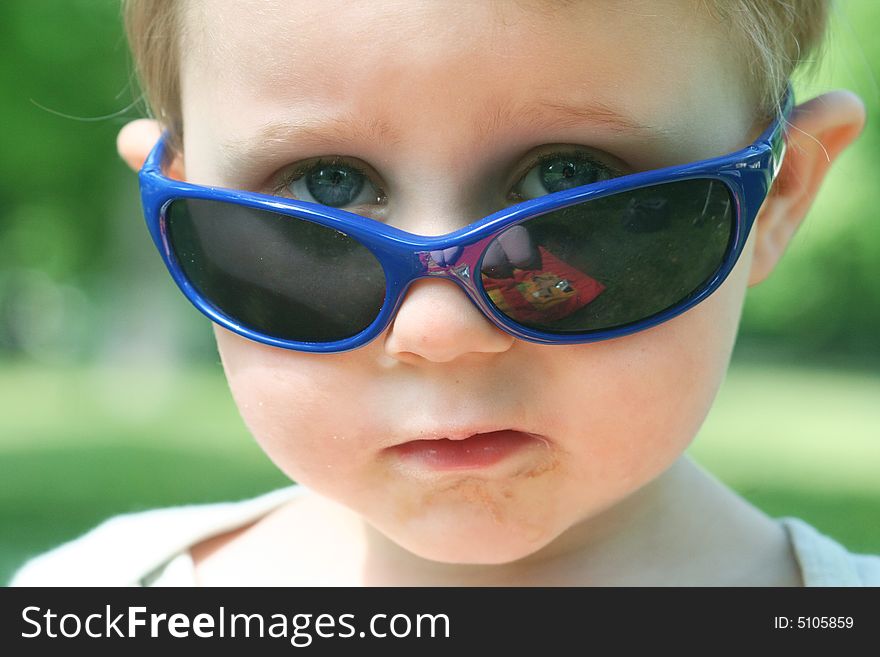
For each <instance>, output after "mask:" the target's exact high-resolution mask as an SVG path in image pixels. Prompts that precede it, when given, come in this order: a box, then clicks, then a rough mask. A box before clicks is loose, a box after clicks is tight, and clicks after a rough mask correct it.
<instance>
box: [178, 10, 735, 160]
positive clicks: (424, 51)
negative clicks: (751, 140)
mask: <svg viewBox="0 0 880 657" xmlns="http://www.w3.org/2000/svg"><path fill="white" fill-rule="evenodd" d="M184 25H185V29H184V39H183V57H182V70H181V76H182V78H181V81H182V92H183V108H184V123H185V126H186V133H187V134H193V131H196V132H197V133H198V134H200V135H202V136H203V137H204V138H205V139H210V140H212V141H214V142H217V143H225V142H224V139H225V138H226V137H229V136H230V135H233V136H235V135H237V136H240V137H243V138H244V139H247V138H248V136H254V137H256V135H258V134H261V133H260V132H259V131H260V129H261V127H265V126H266V125H267V124H272V123H277V122H279V121H286V122H294V123H295V122H297V121H300V122H301V121H304V120H308V121H312V122H314V120H315V119H316V118H318V119H320V118H324V119H327V120H328V121H330V120H333V119H338V118H339V117H343V116H347V117H351V116H357V117H359V118H360V119H362V120H363V122H364V123H365V124H370V125H372V127H373V128H374V129H375V130H370V131H368V132H370V135H362V136H363V137H364V138H366V137H374V136H375V133H377V132H381V133H382V134H383V135H384V136H385V137H386V138H387V139H388V141H394V142H395V143H396V144H397V145H398V146H399V147H401V148H406V146H407V145H408V144H412V145H413V146H416V145H418V146H419V147H420V148H422V149H423V148H424V147H425V146H426V140H427V141H431V140H432V139H433V141H432V142H431V143H432V144H433V145H434V146H436V148H438V149H440V151H443V150H444V149H449V150H450V151H452V150H455V151H457V152H461V150H462V148H465V149H466V148H467V145H468V144H471V145H472V144H474V143H476V142H477V141H479V142H480V143H483V142H484V141H485V140H486V139H491V138H492V137H493V136H495V135H496V133H497V135H498V136H500V135H502V134H503V131H504V128H505V126H506V124H507V123H515V122H512V121H508V119H512V117H514V116H525V115H527V114H530V113H531V115H532V118H534V116H533V115H534V113H535V110H536V108H538V107H544V108H546V107H548V106H549V107H552V106H553V105H554V104H557V105H562V104H567V105H569V106H583V107H586V108H591V110H593V111H594V114H595V115H596V118H597V119H599V124H597V134H598V133H599V132H602V130H599V128H602V129H603V130H604V131H605V132H606V133H607V132H609V131H610V132H616V133H617V134H618V135H619V134H620V133H621V132H623V131H624V130H623V126H624V125H626V122H624V123H623V124H618V125H617V126H616V128H615V126H614V125H613V121H611V122H608V121H606V122H605V123H604V124H602V121H601V119H602V116H601V115H602V114H603V113H604V115H605V116H606V117H610V116H615V117H616V116H617V115H618V114H625V115H626V117H627V119H628V120H631V121H630V123H635V124H639V125H643V126H649V127H651V128H654V129H656V131H657V136H658V140H659V138H660V137H663V138H665V139H666V141H667V144H666V145H667V147H671V145H672V144H674V143H677V144H678V146H677V148H679V149H680V150H681V151H682V152H681V154H680V155H681V157H686V156H687V153H686V151H687V150H688V148H691V149H692V150H693V148H695V145H696V144H697V143H699V145H700V146H699V147H700V148H702V149H704V150H706V151H707V152H709V154H713V153H712V151H717V153H720V152H723V151H725V150H729V149H728V144H729V143H730V140H731V139H732V138H734V136H735V135H742V133H743V130H744V129H747V127H748V126H747V125H746V123H747V122H748V119H749V100H750V99H749V98H747V96H748V95H747V94H745V93H743V88H742V78H741V76H740V74H739V72H738V71H737V67H736V66H735V65H734V64H733V63H732V62H733V60H734V59H735V58H734V57H731V56H730V53H729V47H730V46H729V43H728V42H727V40H726V38H725V34H724V31H723V29H722V28H721V27H719V26H717V25H715V24H713V22H712V19H711V18H710V17H709V15H708V12H706V11H705V10H701V9H700V3H699V2H697V1H695V0H645V1H621V0H584V1H580V2H579V1H575V2H554V1H553V0H547V1H533V2H528V3H525V2H512V1H502V2H478V1H473V2H471V1H469V2H448V1H446V0H433V1H431V0H394V1H392V0H386V1H371V2H350V1H344V0H322V2H320V3H315V2H310V1H303V2H299V1H292V0H283V1H280V0H279V1H271V0H270V1H267V0H260V1H258V2H257V1H253V2H252V1H248V0H210V2H208V1H207V0H194V1H193V2H190V3H189V4H188V5H187V10H186V14H185V23H184ZM528 110H531V112H530V111H528ZM606 110H607V111H606ZM618 110H619V111H618ZM560 120H562V117H561V115H560ZM464 126H467V130H465V129H464ZM361 132H363V130H361ZM465 132H466V133H467V134H465ZM341 137H342V136H341ZM349 137H350V138H352V139H354V138H357V135H355V134H352V135H349ZM417 142H418V143H417ZM644 143H645V144H646V145H647V144H648V140H646V141H645V142H644Z"/></svg>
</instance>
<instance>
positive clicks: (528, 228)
mask: <svg viewBox="0 0 880 657" xmlns="http://www.w3.org/2000/svg"><path fill="white" fill-rule="evenodd" d="M793 105H794V95H793V91H792V89H791V85H790V84H789V86H788V88H787V90H786V94H785V99H784V102H783V108H784V109H783V112H782V117H781V118H777V119H776V120H775V121H774V122H773V123H772V125H770V126H769V127H768V128H767V130H766V131H765V132H764V133H763V134H762V135H761V136H760V137H758V139H757V140H756V141H755V142H754V143H753V144H752V145H750V146H748V147H746V148H744V149H742V150H739V151H736V152H734V153H730V154H728V155H723V156H721V157H717V158H712V159H707V160H701V161H699V162H694V163H691V164H685V165H681V166H671V167H665V168H661V169H655V170H652V171H643V172H639V173H634V174H631V175H625V176H620V177H617V178H613V179H610V180H604V181H601V182H595V183H592V184H588V185H581V186H578V187H572V188H570V189H565V190H563V191H558V192H554V193H551V194H547V195H545V196H541V197H539V198H536V199H533V200H528V201H524V202H522V203H518V204H516V205H512V206H510V207H507V208H504V209H503V210H499V211H498V212H495V213H493V214H491V215H489V216H487V217H485V218H483V219H481V220H479V221H476V222H474V223H471V224H469V225H467V226H465V227H464V228H461V229H460V230H456V231H454V232H452V233H448V234H446V235H442V236H423V235H416V234H413V233H408V232H405V231H403V230H399V229H397V228H394V227H393V226H389V225H386V224H382V223H380V222H378V221H375V220H372V219H369V218H366V217H362V216H360V215H357V214H353V213H351V212H347V211H345V210H340V209H336V208H333V207H330V206H326V205H320V204H317V203H309V202H305V201H299V200H293V199H285V198H280V197H276V196H269V195H266V194H258V193H253V192H247V191H238V190H232V189H220V188H215V187H204V186H200V185H192V184H189V183H186V182H181V181H178V180H173V179H170V178H167V177H166V176H164V175H163V174H162V165H163V162H164V159H165V151H166V148H165V135H163V136H162V138H160V139H159V141H158V143H157V144H156V146H155V147H154V148H153V150H152V152H151V153H150V155H149V157H148V158H147V160H146V162H145V163H144V166H143V168H142V169H141V171H140V174H139V180H140V187H141V197H142V201H143V207H144V213H145V217H146V220H147V225H148V227H149V230H150V234H151V236H152V238H153V241H154V242H155V244H156V246H157V248H158V249H159V252H160V253H161V255H162V258H163V260H164V261H165V265H166V266H167V267H168V271H169V272H171V275H172V277H173V278H174V281H175V282H176V283H177V285H178V286H179V287H180V289H181V290H182V291H183V293H184V294H185V295H186V297H187V298H188V299H189V300H190V301H191V302H192V303H193V304H194V305H195V306H196V308H198V309H199V310H200V311H201V312H202V313H204V314H205V315H207V316H208V317H209V318H210V319H211V320H213V321H214V322H216V323H217V324H220V325H221V326H223V327H225V328H227V329H229V330H230V331H233V332H235V333H238V334H239V335H242V336H244V337H246V338H249V339H251V340H256V341H258V342H262V343H264V344H267V345H272V346H275V347H283V348H286V349H295V350H300V351H310V352H342V351H347V350H350V349H355V348H357V347H360V346H363V345H365V344H367V343H368V342H370V341H371V340H373V339H374V338H375V337H376V336H378V335H379V334H380V333H382V332H383V331H384V330H385V329H386V327H387V326H388V325H389V323H390V322H391V320H392V318H393V317H394V315H395V312H396V310H397V308H398V307H399V305H400V303H401V301H402V300H403V296H404V294H405V292H406V290H407V288H408V287H409V285H410V284H411V283H412V282H413V281H415V280H416V279H418V278H423V277H430V278H447V279H450V280H452V281H455V283H457V284H458V285H459V286H460V287H461V288H462V289H463V290H464V291H465V293H466V294H467V295H468V297H469V298H470V299H471V301H472V302H473V303H474V304H475V305H476V306H477V307H478V308H479V309H480V310H481V311H482V312H483V313H484V314H485V316H486V317H487V318H488V319H489V321H491V322H492V323H493V324H494V325H495V326H497V327H498V328H499V329H502V330H504V331H507V332H508V333H510V334H511V335H513V336H515V337H517V338H520V339H523V340H528V341H531V342H536V343H540V344H575V343H583V342H592V341H597V340H604V339H607V338H616V337H619V336H623V335H628V334H630V333H634V332H636V331H641V330H643V329H647V328H650V327H652V326H656V325H657V324H660V323H661V322H665V321H666V320H669V319H672V318H673V317H675V316H677V315H679V314H681V313H683V312H685V311H686V310H688V309H689V308H691V307H693V306H694V305H696V304H697V303H699V302H700V301H702V300H704V299H706V298H707V297H708V296H709V295H710V294H712V292H714V291H715V290H716V289H718V287H719V286H720V285H721V283H722V282H724V280H725V278H726V277H727V275H728V274H729V273H730V271H731V269H733V266H734V264H735V263H736V261H737V258H739V255H740V253H741V252H742V250H743V246H744V245H745V243H746V239H747V237H748V235H749V231H750V230H751V227H752V224H753V223H754V220H755V216H756V215H757V213H758V210H759V208H760V207H761V205H762V203H763V202H764V199H765V198H766V196H767V193H768V191H769V189H770V186H771V185H772V183H773V180H774V179H775V177H776V174H777V173H778V171H779V168H780V166H781V164H782V158H783V156H784V154H785V139H784V132H783V125H784V120H786V119H788V117H789V116H790V114H791V111H792V107H793ZM438 330H442V324H441V325H440V326H438Z"/></svg>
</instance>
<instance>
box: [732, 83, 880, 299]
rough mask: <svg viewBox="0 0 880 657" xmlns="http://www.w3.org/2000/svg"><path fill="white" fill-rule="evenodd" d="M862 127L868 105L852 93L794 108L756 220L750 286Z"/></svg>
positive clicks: (767, 268)
mask: <svg viewBox="0 0 880 657" xmlns="http://www.w3.org/2000/svg"><path fill="white" fill-rule="evenodd" d="M864 126H865V104H864V103H863V102H862V100H861V99H860V98H859V97H858V96H856V95H855V94H853V93H851V92H849V91H845V90H837V91H830V92H828V93H826V94H822V95H821V96H817V97H816V98H813V99H812V100H809V101H807V102H806V103H802V104H801V105H798V106H796V107H795V108H794V111H793V112H792V116H791V119H790V123H789V125H788V126H787V127H786V145H787V149H786V153H785V157H784V159H783V161H782V168H781V169H780V171H779V175H778V176H777V178H776V180H775V181H774V183H773V186H772V187H771V188H770V193H769V194H768V196H767V198H766V200H765V201H764V204H763V205H762V206H761V210H760V212H759V213H758V216H757V217H756V219H755V227H754V229H755V231H756V235H755V250H754V256H753V258H752V265H751V269H750V271H749V286H752V285H757V284H758V283H760V282H761V281H763V280H764V279H765V278H767V276H769V275H770V272H772V271H773V268H774V267H775V266H776V263H777V262H779V259H780V258H781V257H782V254H783V253H784V252H785V249H786V247H787V246H788V243H789V242H790V241H791V238H792V236H793V235H794V233H795V231H796V230H797V228H798V226H800V224H801V221H802V220H803V219H804V217H805V216H806V214H807V211H808V210H809V209H810V206H811V205H812V204H813V201H814V200H815V198H816V194H817V193H818V191H819V188H820V187H821V185H822V181H823V180H824V179H825V175H826V174H827V173H828V170H829V169H830V168H831V164H832V163H833V162H834V160H835V159H836V158H837V156H838V155H840V153H841V152H842V151H843V150H844V149H845V148H846V147H847V146H849V145H850V144H851V143H852V142H853V141H854V140H855V138H856V137H858V136H859V133H860V132H861V131H862V128H864Z"/></svg>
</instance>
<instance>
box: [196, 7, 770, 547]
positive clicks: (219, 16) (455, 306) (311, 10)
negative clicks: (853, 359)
mask: <svg viewBox="0 0 880 657" xmlns="http://www.w3.org/2000/svg"><path fill="white" fill-rule="evenodd" d="M565 4H567V3H561V2H559V3H557V2H552V1H551V2H528V3H525V2H517V3H514V2H502V3H490V2H486V3H481V2H467V3H464V2H462V3H447V2H414V1H409V2H393V1H391V0H389V1H387V2H370V3H358V4H355V3H349V2H341V1H340V2H334V1H330V0H326V1H324V2H321V3H314V2H290V1H287V0H285V1H283V2H265V1H263V0H260V2H243V1H241V0H235V1H228V2H225V1H224V2H220V1H212V2H194V3H192V5H191V7H190V9H189V11H188V16H187V23H186V32H185V42H184V43H185V48H184V52H185V53H186V54H185V56H184V58H183V62H182V91H183V111H184V125H185V139H184V153H185V170H186V177H187V178H188V179H189V180H191V181H193V182H196V183H203V184H213V185H220V186H224V187H233V188H246V189H253V190H258V191H266V192H269V193H277V190H276V189H275V188H274V187H273V181H275V180H276V179H277V178H278V176H279V173H282V174H283V173H284V172H285V171H290V170H292V169H294V167H293V165H295V164H297V163H300V162H305V161H307V160H314V159H317V158H318V157H321V158H323V159H325V160H326V159H329V158H331V157H332V156H344V157H345V158H346V162H347V163H351V164H354V165H355V166H360V168H362V169H364V170H366V171H367V172H368V173H370V175H371V176H372V177H371V178H368V179H367V180H366V181H365V182H364V189H366V190H368V192H369V193H367V194H366V196H369V195H370V194H371V193H372V188H371V187H370V185H371V184H372V185H374V186H375V187H376V188H377V189H380V190H381V192H383V193H384V199H383V200H382V201H381V203H380V204H378V205H372V206H363V207H359V208H357V209H355V210H354V211H357V212H359V213H362V214H367V215H368V216H372V217H374V218H377V219H380V220H382V221H386V222H388V223H390V224H392V225H394V226H397V227H399V228H402V229H404V230H407V231H411V232H415V233H421V234H425V235H437V234H442V233H447V232H450V231H452V230H455V229H457V228H459V227H461V226H463V225H465V224H467V223H470V222H473V221H475V220H477V219H479V218H481V217H483V216H485V215H487V214H489V213H491V212H493V211H495V210H498V209H499V208H501V207H503V206H504V205H505V204H508V203H510V202H511V201H510V200H509V194H510V192H511V189H512V188H513V186H514V184H515V183H516V182H517V181H518V180H519V176H520V175H521V174H523V173H524V172H525V168H526V167H528V166H530V165H531V164H532V162H533V159H534V158H535V156H536V155H538V154H541V153H545V152H552V151H553V148H552V147H551V145H557V146H560V145H563V146H569V147H573V148H575V149H578V148H580V149H583V150H584V151H586V152H589V153H593V154H594V155H596V156H597V157H599V158H605V161H606V162H608V163H610V164H611V165H614V164H618V165H619V163H626V164H627V165H628V166H629V167H631V169H632V170H642V169H651V168H657V167H660V166H665V165H672V164H679V163H685V162H689V161H693V160H698V159H702V158H707V157H711V156H717V155H721V154H724V153H727V152H730V151H733V150H736V149H738V148H741V147H743V146H745V145H746V144H748V143H750V142H751V141H752V139H753V138H754V137H755V136H756V134H757V129H758V127H760V126H752V125H751V122H750V115H749V110H750V102H751V98H750V95H749V94H748V93H744V78H743V77H741V74H740V72H739V71H738V69H737V68H735V63H734V62H733V61H732V58H731V57H730V55H729V53H728V42H727V40H726V36H725V34H724V32H723V30H720V29H718V28H717V27H716V26H715V25H714V24H713V23H712V21H711V19H710V18H709V17H708V15H707V14H706V13H705V11H704V10H701V9H700V5H699V3H694V2H689V1H686V0H668V1H664V2H659V1H658V0H650V1H646V2H628V3H625V4H622V3H620V2H618V1H616V0H614V1H611V0H609V1H607V2H606V1H594V2H574V3H570V6H564V5H565ZM597 104H602V105H603V106H605V107H607V108H610V109H609V110H608V111H606V112H604V113H597V112H596V110H595V109H589V110H583V112H582V116H581V117H580V118H578V117H577V116H576V115H575V113H574V112H573V111H571V110H564V109H563V106H566V107H572V108H587V107H590V106H595V105H597ZM612 112H619V113H621V114H625V115H626V116H628V117H631V118H632V119H633V120H634V121H637V122H639V123H642V124H646V125H648V126H652V127H653V129H652V130H649V131H647V132H641V133H640V132H637V131H635V130H634V129H632V128H628V127H624V126H623V125H621V124H620V123H619V122H617V123H615V120H614V116H613V114H612ZM346 118H354V119H356V120H357V121H358V122H359V123H362V124H364V126H366V128H364V127H363V126H362V127H361V128H358V129H352V128H349V127H346V126H344V125H342V124H338V123H337V121H339V120H340V119H346ZM297 125H301V126H302V132H300V133H299V136H298V132H297V128H296V126H297ZM267 126H275V127H274V128H267ZM279 126H281V127H279ZM285 126H286V127H285ZM306 127H308V133H306V132H305V128H306ZM367 128H369V129H372V130H371V131H372V132H374V133H375V134H370V131H368V129H367ZM304 188H305V185H302V184H298V185H297V184H295V185H292V186H291V189H293V190H294V191H293V194H301V193H302V192H301V191H300V190H302V189H304ZM298 197H299V198H303V199H304V200H312V199H311V198H308V197H303V196H298ZM347 209H352V208H347ZM751 256H752V245H751V240H750V243H749V244H748V245H747V247H746V250H745V252H744V253H743V255H742V257H741V258H740V260H739V262H738V264H737V266H736V268H735V269H734V271H733V273H732V274H731V275H730V277H729V278H728V279H727V281H726V282H725V283H724V284H723V285H722V286H721V288H720V289H719V290H718V291H717V292H716V293H715V294H714V295H713V296H711V297H710V298H709V299H708V300H707V301H705V302H703V303H701V304H699V305H697V306H696V307H695V308H694V309H692V310H691V311H689V312H686V313H685V314H683V315H681V316H679V317H677V318H675V319H673V320H671V321H669V322H666V323H664V324H661V325H660V326H657V327H655V328H652V329H649V330H646V331H642V332H640V333H637V334H634V335H631V336H628V337H624V338H618V339H614V340H608V341H604V342H599V343H593V344H584V345H574V346H544V345H537V344H531V343H528V342H523V341H519V340H515V339H513V338H511V337H510V336H508V335H507V334H505V333H503V332H501V331H500V330H498V329H496V328H495V327H494V326H493V325H491V324H490V323H489V321H488V320H487V319H485V318H484V317H483V316H482V315H481V314H480V312H479V311H478V310H477V309H476V308H475V307H474V306H473V305H472V304H471V302H470V301H469V300H468V299H467V297H466V296H465V294H464V292H463V291H462V290H460V289H459V288H457V287H456V286H455V285H454V284H452V283H450V282H448V281H437V280H426V279H422V280H420V281H418V282H417V283H416V284H415V285H413V287H412V288H411V289H410V291H409V293H408V294H407V296H406V298H405V300H404V302H403V304H402V306H401V308H400V310H399V312H398V314H397V317H396V320H395V321H394V322H393V323H392V324H391V326H390V328H389V329H388V331H387V332H386V333H385V334H383V335H381V336H380V337H379V338H377V339H376V340H375V341H373V342H372V343H370V344H369V345H367V346H366V347H363V348H360V349H358V350H355V351H351V352H347V353H342V354H333V355H325V354H306V353H298V352H294V351H287V350H283V349H276V348H271V347H268V346H264V345H261V344H258V343H256V342H251V341H248V340H246V339H244V338H241V337H239V336H237V335H234V334H232V333H229V332H227V331H225V330H222V329H218V330H217V340H218V344H219V348H220V353H221V356H222V359H223V364H224V367H225V370H226V374H227V377H228V379H229V383H230V386H231V388H232V391H233V394H234V396H235V399H236V402H237V404H238V406H239V408H240V410H241V413H242V415H243V417H244V419H245V421H246V422H247V424H248V426H249V428H250V429H251V431H252V432H253V434H254V436H255V437H256V439H257V440H258V441H259V443H260V444H261V445H262V447H263V448H264V449H265V451H266V452H267V453H268V454H269V456H270V457H271V458H272V459H273V460H274V461H275V463H277V465H278V466H279V467H280V468H281V469H282V470H283V471H284V472H286V473H287V474H288V475H289V476H290V477H292V478H293V479H295V480H297V481H299V482H301V483H303V484H305V485H307V486H309V487H311V488H312V489H314V490H316V491H318V492H320V493H322V494H324V495H325V496H327V497H329V498H332V499H334V500H336V501H338V502H341V503H342V504H344V505H346V506H347V507H350V508H351V509H354V510H356V511H357V512H359V513H360V514H361V515H362V516H363V517H364V518H365V519H366V520H368V521H369V522H370V523H371V524H372V525H373V526H375V527H376V528H378V529H379V530H381V531H382V532H383V533H384V534H386V535H387V536H389V537H390V538H392V539H393V540H395V541H396V542H397V543H399V544H400V545H402V546H403V547H405V548H407V549H409V550H410V551H412V552H414V553H416V554H418V555H421V556H423V557H426V558H429V559H436V560H440V561H451V562H452V561H454V562H470V563H492V562H495V563H500V562H506V561H510V560H514V559H518V558H521V557H524V556H526V555H529V554H531V553H533V552H535V551H537V550H538V549H540V548H542V547H544V546H545V545H547V544H548V543H549V542H550V541H551V540H552V539H554V538H555V537H557V536H558V535H560V534H561V533H562V532H563V531H565V530H566V529H568V528H569V527H572V526H573V525H574V524H576V523H578V522H580V521H583V520H586V519H589V518H591V517H593V516H595V515H597V514H598V513H599V512H600V511H602V510H604V509H606V508H608V507H610V506H612V505H614V504H615V503H617V502H618V501H620V500H622V499H623V498H626V497H627V496H629V495H630V494H632V493H634V492H635V491H636V490H638V489H639V488H640V487H642V486H643V485H644V484H646V483H648V482H649V481H651V480H652V479H654V478H655V477H656V476H658V475H659V474H660V473H662V472H663V471H664V470H666V469H667V468H668V467H669V466H670V465H671V464H672V463H673V462H674V461H675V460H676V459H678V458H679V457H680V456H681V455H682V453H683V451H684V449H685V448H686V447H687V445H688V444H689V443H690V441H691V440H692V439H693V437H694V435H695V433H696V431H697V430H698V428H699V427H700V425H701V423H702V421H703V419H704V417H705V415H706V413H707V412H708V410H709V407H710V405H711V402H712V400H713V398H714V396H715V393H716V390H717V388H718V386H719V384H720V382H721V380H722V377H723V375H724V372H725V370H726V367H727V363H728V359H729V356H730V352H731V349H732V346H733V342H734V337H735V333H736V327H737V323H738V321H739V315H740V310H741V305H742V300H743V296H744V291H745V288H746V285H747V281H748V271H749V264H750V261H751ZM683 266H687V263H684V264H683ZM502 428H514V429H518V430H521V431H527V432H531V433H534V434H539V435H540V436H541V437H542V439H541V440H534V441H533V442H532V443H531V444H530V445H527V446H526V447H525V448H523V449H520V450H518V451H516V452H514V453H513V454H511V455H510V456H508V457H506V458H504V459H502V460H501V461H500V462H498V463H496V464H494V465H492V466H488V467H483V468H471V469H458V470H437V469H432V468H430V467H428V466H426V465H413V464H412V463H411V462H405V461H404V460H402V459H401V458H400V455H399V453H398V452H396V451H393V450H389V449H388V448H390V447H391V446H393V445H397V444H399V443H403V442H406V441H410V440H414V439H418V438H436V437H442V436H447V435H450V434H453V433H455V434H458V433H463V435H469V434H470V433H474V432H480V431H483V432H485V431H491V430H493V429H502Z"/></svg>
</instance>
